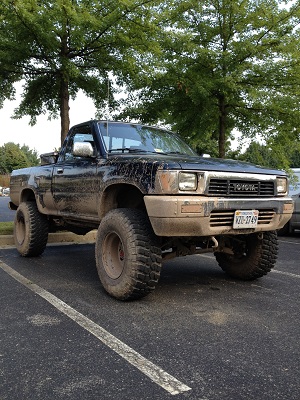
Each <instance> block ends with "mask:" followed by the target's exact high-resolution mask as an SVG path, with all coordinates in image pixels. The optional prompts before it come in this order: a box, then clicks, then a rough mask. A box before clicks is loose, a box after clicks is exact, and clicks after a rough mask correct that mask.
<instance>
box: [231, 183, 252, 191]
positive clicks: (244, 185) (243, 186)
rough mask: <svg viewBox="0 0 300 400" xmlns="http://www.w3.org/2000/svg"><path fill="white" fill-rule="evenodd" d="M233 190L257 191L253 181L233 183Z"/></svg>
mask: <svg viewBox="0 0 300 400" xmlns="http://www.w3.org/2000/svg"><path fill="white" fill-rule="evenodd" d="M233 190H234V191H235V192H255V191H256V187H255V184H252V183H233Z"/></svg>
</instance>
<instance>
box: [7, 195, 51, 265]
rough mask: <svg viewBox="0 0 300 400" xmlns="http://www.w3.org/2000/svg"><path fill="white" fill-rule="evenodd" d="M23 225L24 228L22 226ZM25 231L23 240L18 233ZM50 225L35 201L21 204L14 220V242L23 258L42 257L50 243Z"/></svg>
mask: <svg viewBox="0 0 300 400" xmlns="http://www.w3.org/2000/svg"><path fill="white" fill-rule="evenodd" d="M21 225H23V228H22V226H21ZM20 229H23V231H24V232H23V238H22V240H21V241H20V240H19V239H20V234H17V231H18V230H19V231H20ZM48 231H49V224H48V219H47V217H46V216H45V215H43V214H41V213H40V212H39V210H38V208H37V205H36V203H35V202H33V201H25V202H22V203H20V205H19V207H18V209H17V211H16V215H15V220H14V240H15V245H16V248H17V250H18V252H19V253H20V254H21V256H23V257H37V256H39V255H41V254H42V253H43V252H44V250H45V247H46V245H47V241H48Z"/></svg>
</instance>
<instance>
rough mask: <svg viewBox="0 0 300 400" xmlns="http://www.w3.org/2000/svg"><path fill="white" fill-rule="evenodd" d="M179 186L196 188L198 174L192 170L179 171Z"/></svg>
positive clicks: (188, 188) (184, 188) (182, 188)
mask: <svg viewBox="0 0 300 400" xmlns="http://www.w3.org/2000/svg"><path fill="white" fill-rule="evenodd" d="M178 187H179V190H196V189H197V174H194V173H191V172H179V179H178Z"/></svg>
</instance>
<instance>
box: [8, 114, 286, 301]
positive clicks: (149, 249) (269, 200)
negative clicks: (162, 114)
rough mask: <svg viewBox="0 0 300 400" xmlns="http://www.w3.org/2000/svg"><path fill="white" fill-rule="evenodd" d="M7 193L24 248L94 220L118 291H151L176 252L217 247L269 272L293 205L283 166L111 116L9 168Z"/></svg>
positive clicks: (35, 251) (105, 271) (237, 268)
mask: <svg viewBox="0 0 300 400" xmlns="http://www.w3.org/2000/svg"><path fill="white" fill-rule="evenodd" d="M10 196H11V202H10V208H11V209H14V210H17V211H16V215H15V221H14V238H15V244H16V247H17V250H18V251H19V253H20V254H21V255H22V256H25V257H30V256H39V255H41V254H42V252H43V251H44V249H45V247H46V244H47V240H48V233H49V232H55V231H57V230H60V231H61V230H64V229H65V230H69V231H72V232H75V233H77V234H81V235H84V234H86V233H87V232H89V231H91V230H94V229H97V230H98V232H97V237H96V245H95V256H96V266H97V270H98V274H99V277H100V280H101V282H102V285H103V287H104V288H105V290H106V291H107V292H108V293H109V294H110V295H112V296H114V297H115V298H117V299H121V300H127V299H132V298H140V297H143V296H145V295H147V294H148V293H149V292H151V291H152V290H153V289H154V288H155V285H156V283H157V282H158V279H159V276H160V270H161V265H162V262H163V261H164V260H167V259H170V258H172V257H178V256H187V255H192V254H200V253H205V252H212V253H214V255H215V257H216V260H217V262H218V264H219V265H220V267H221V268H222V269H223V270H224V271H225V272H226V273H227V274H229V275H230V276H232V277H234V278H237V279H243V280H252V279H256V278H259V277H261V276H263V275H265V274H267V273H268V272H269V271H270V270H271V269H272V268H273V267H274V265H275V262H276V257H277V250H278V244H277V233H276V232H277V230H278V229H280V228H282V227H283V226H284V225H285V224H286V222H287V221H288V220H289V219H290V217H291V215H292V212H293V201H292V199H291V198H290V197H289V196H288V181H287V176H286V174H285V173H284V172H283V171H278V170H272V169H267V168H262V167H258V166H255V165H252V164H248V163H242V162H239V161H234V160H223V159H213V158H204V157H199V156H198V155H197V154H196V153H195V152H194V151H193V150H191V149H190V148H189V147H188V146H187V145H186V144H185V143H184V142H183V141H182V140H181V139H180V138H178V137H177V136H176V135H174V134H173V133H172V132H169V131H167V130H163V129H159V128H155V127H150V126H145V125H140V124H130V123H123V122H107V121H88V122H86V123H82V124H79V125H76V126H74V127H72V128H71V129H70V131H69V133H68V135H67V137H66V140H65V142H64V144H63V146H62V149H61V151H60V152H59V153H48V154H45V155H42V156H41V165H40V166H37V167H32V168H25V169H20V170H15V171H13V173H12V175H11V182H10Z"/></svg>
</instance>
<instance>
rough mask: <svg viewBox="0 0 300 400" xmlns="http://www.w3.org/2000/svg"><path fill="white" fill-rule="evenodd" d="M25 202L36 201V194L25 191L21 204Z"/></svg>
mask: <svg viewBox="0 0 300 400" xmlns="http://www.w3.org/2000/svg"><path fill="white" fill-rule="evenodd" d="M23 201H36V200H35V195H34V192H33V191H32V190H30V189H25V190H23V192H22V193H21V199H20V202H23Z"/></svg>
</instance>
